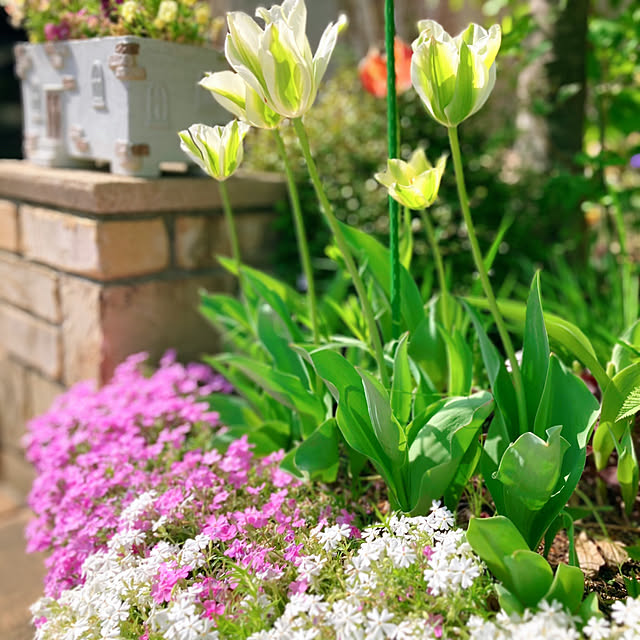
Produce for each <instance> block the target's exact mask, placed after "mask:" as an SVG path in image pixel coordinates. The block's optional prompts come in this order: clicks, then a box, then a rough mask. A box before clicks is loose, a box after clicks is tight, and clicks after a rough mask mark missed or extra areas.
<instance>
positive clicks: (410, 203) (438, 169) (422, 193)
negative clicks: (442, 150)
mask: <svg viewBox="0 0 640 640" xmlns="http://www.w3.org/2000/svg"><path fill="white" fill-rule="evenodd" d="M446 163H447V156H446V155H443V156H440V159H439V160H438V162H437V163H436V166H435V167H434V166H432V165H431V163H430V162H429V161H428V160H427V157H426V155H425V153H424V150H423V149H418V150H417V151H414V152H413V153H412V154H411V158H409V162H404V161H403V160H397V159H392V160H388V161H387V170H386V171H385V172H383V173H376V175H375V178H376V180H377V181H378V182H379V183H380V184H382V185H384V186H385V187H386V188H387V190H388V192H389V195H390V196H391V197H392V198H393V199H394V200H397V201H398V202H399V203H400V204H401V205H403V206H405V207H408V208H409V209H426V208H427V207H429V206H431V205H432V204H433V202H434V200H435V199H436V198H437V197H438V189H439V188H440V181H441V180H442V174H443V173H444V167H445V164H446Z"/></svg>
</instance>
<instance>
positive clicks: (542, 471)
mask: <svg viewBox="0 0 640 640" xmlns="http://www.w3.org/2000/svg"><path fill="white" fill-rule="evenodd" d="M561 433H562V426H560V425H558V426H555V427H551V428H550V429H548V430H547V436H548V438H547V441H546V442H545V441H544V440H542V438H539V437H538V436H537V435H535V434H534V433H532V432H528V433H523V434H522V435H521V436H520V437H519V438H518V439H517V440H516V441H515V442H513V443H511V444H510V445H509V446H508V447H507V450H506V451H505V453H504V455H503V456H502V460H501V461H500V466H499V467H498V471H497V472H496V474H495V479H496V480H498V481H499V482H501V483H502V484H503V485H504V487H505V490H508V491H509V493H510V494H511V495H513V496H515V497H517V499H518V501H520V502H522V504H523V505H524V507H525V508H526V509H528V510H530V511H539V510H540V509H542V507H544V505H545V504H546V502H547V501H548V500H549V498H550V497H551V494H552V493H553V492H554V489H555V487H556V484H557V482H558V479H559V478H560V470H561V468H562V458H563V457H564V454H565V452H566V450H567V449H568V448H569V443H568V442H567V441H566V440H565V439H564V438H563V437H562V436H561Z"/></svg>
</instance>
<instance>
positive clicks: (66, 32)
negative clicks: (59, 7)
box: [58, 21, 71, 40]
mask: <svg viewBox="0 0 640 640" xmlns="http://www.w3.org/2000/svg"><path fill="white" fill-rule="evenodd" d="M70 35H71V27H70V26H69V24H68V23H67V22H64V21H63V22H61V23H60V24H59V25H58V40H68V39H69V36H70Z"/></svg>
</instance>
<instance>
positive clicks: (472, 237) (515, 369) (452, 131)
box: [447, 127, 529, 433]
mask: <svg viewBox="0 0 640 640" xmlns="http://www.w3.org/2000/svg"><path fill="white" fill-rule="evenodd" d="M447 131H448V132H449V146H450V147H451V156H452V158H453V167H454V169H455V174H456V185H457V187H458V198H459V200H460V206H461V208H462V215H463V217H464V223H465V225H466V227H467V233H468V234H469V242H470V243H471V253H472V254H473V260H474V262H475V263H476V269H477V270H478V274H479V276H480V282H481V283H482V288H483V289H484V294H485V296H487V304H488V305H489V310H490V311H491V315H492V316H493V320H494V322H495V323H496V328H497V329H498V333H499V334H500V339H501V340H502V345H503V346H504V350H505V352H506V354H507V358H508V359H509V362H510V363H511V376H512V379H513V386H514V388H515V391H516V400H517V404H518V418H519V422H520V430H521V432H522V433H524V432H525V431H529V424H528V421H527V404H526V399H525V395H524V386H523V384H522V375H521V373H520V365H519V364H518V360H517V358H516V353H515V351H514V349H513V344H512V342H511V338H510V337H509V332H508V331H507V328H506V326H505V324H504V320H503V319H502V315H501V314H500V310H499V309H498V303H497V302H496V297H495V295H494V293H493V288H492V287H491V281H490V280H489V274H488V273H487V269H486V268H485V265H484V260H483V258H482V253H481V252H480V246H479V245H478V238H477V237H476V231H475V227H474V226H473V220H472V218H471V211H470V209H469V198H468V196H467V188H466V187H465V184H464V172H463V169H462V156H461V154H460V142H459V141H458V128H457V127H448V128H447Z"/></svg>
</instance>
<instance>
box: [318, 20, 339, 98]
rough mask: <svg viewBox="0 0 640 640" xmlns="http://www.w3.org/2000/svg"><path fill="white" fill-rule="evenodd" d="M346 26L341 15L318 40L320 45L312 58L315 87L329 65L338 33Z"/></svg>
mask: <svg viewBox="0 0 640 640" xmlns="http://www.w3.org/2000/svg"><path fill="white" fill-rule="evenodd" d="M346 24H347V18H346V16H345V15H341V16H340V17H339V18H338V20H337V22H335V23H331V24H330V25H328V26H327V28H326V29H325V30H324V33H323V34H322V37H321V38H320V43H319V44H318V48H317V49H316V53H315V55H314V56H313V78H314V82H315V85H316V87H317V86H318V85H319V84H320V82H321V81H322V78H323V77H324V74H325V72H326V70H327V66H328V65H329V59H330V58H331V54H332V53H333V50H334V49H335V46H336V42H337V41H338V33H340V31H341V30H342V28H343V27H344V26H345V25H346Z"/></svg>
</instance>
